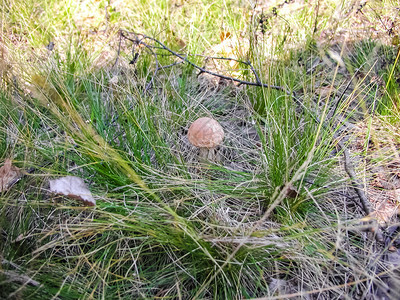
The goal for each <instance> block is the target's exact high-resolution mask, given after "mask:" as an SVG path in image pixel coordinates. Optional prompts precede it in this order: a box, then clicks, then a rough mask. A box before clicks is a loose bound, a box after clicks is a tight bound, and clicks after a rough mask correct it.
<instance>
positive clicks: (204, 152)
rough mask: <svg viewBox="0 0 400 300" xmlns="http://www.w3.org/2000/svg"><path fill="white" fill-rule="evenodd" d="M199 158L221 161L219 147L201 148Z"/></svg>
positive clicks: (204, 160) (205, 160) (203, 160)
mask: <svg viewBox="0 0 400 300" xmlns="http://www.w3.org/2000/svg"><path fill="white" fill-rule="evenodd" d="M199 149H200V151H199V159H200V161H202V162H207V161H208V162H219V161H220V156H219V155H218V153H217V149H216V148H215V147H214V148H205V147H202V148H199Z"/></svg>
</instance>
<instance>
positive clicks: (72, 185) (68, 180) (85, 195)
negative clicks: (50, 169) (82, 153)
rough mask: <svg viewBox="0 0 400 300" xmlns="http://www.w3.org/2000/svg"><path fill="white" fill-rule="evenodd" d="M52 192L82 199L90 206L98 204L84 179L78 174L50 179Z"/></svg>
mask: <svg viewBox="0 0 400 300" xmlns="http://www.w3.org/2000/svg"><path fill="white" fill-rule="evenodd" d="M50 192H52V193H54V194H58V195H65V196H67V197H69V198H72V199H77V200H80V201H82V202H83V203H84V204H86V205H88V206H95V205H96V200H95V199H94V198H93V196H92V193H91V192H90V191H89V189H88V188H87V186H86V184H85V182H84V181H83V179H82V178H79V177H76V176H66V177H61V178H58V179H55V180H50Z"/></svg>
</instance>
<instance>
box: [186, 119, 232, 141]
mask: <svg viewBox="0 0 400 300" xmlns="http://www.w3.org/2000/svg"><path fill="white" fill-rule="evenodd" d="M188 139H189V142H190V143H191V144H192V145H193V146H196V147H200V148H214V147H216V146H218V145H219V144H221V142H222V140H223V139H224V130H223V129H222V126H221V125H219V123H218V122H217V121H216V120H214V119H211V118H207V117H203V118H199V119H197V120H196V121H194V122H193V123H192V125H190V127H189V131H188Z"/></svg>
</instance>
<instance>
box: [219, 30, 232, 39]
mask: <svg viewBox="0 0 400 300" xmlns="http://www.w3.org/2000/svg"><path fill="white" fill-rule="evenodd" d="M230 36H231V33H230V32H228V31H221V33H220V34H219V38H220V39H221V42H223V41H224V40H226V39H227V38H228V37H230Z"/></svg>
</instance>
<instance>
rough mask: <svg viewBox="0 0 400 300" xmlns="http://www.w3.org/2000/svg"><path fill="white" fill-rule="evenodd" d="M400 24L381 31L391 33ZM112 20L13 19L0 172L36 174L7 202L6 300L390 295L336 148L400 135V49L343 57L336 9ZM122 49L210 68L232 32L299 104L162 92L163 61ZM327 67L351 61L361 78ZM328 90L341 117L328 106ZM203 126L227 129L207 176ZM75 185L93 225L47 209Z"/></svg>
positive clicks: (48, 15) (69, 10) (7, 20)
mask: <svg viewBox="0 0 400 300" xmlns="http://www.w3.org/2000/svg"><path fill="white" fill-rule="evenodd" d="M386 4H387V6H386V8H385V9H382V10H381V11H379V12H380V13H381V14H387V16H388V17H392V10H390V7H392V6H394V3H391V2H390V1H387V3H386ZM107 5H108V2H107V1H93V2H89V1H87V2H84V3H82V5H79V6H78V5H77V4H76V3H75V2H73V1H70V2H67V3H61V2H59V1H44V0H43V1H39V2H35V3H33V2H32V3H28V4H27V5H25V4H24V3H23V2H21V1H3V4H2V19H3V20H4V22H2V25H1V26H2V27H1V28H2V36H3V37H4V38H3V39H2V40H1V41H0V42H1V43H0V47H1V48H0V50H2V49H4V51H3V50H2V52H0V54H2V53H3V54H2V55H3V56H1V59H2V60H1V61H0V67H1V72H2V75H3V76H2V81H1V93H0V162H3V161H4V160H5V159H6V158H11V159H12V160H13V164H14V165H16V166H18V167H19V168H21V169H23V170H25V171H26V172H27V173H25V174H24V175H23V177H22V178H21V179H20V180H19V181H18V182H16V183H15V184H14V185H13V186H12V187H10V188H9V189H8V190H6V191H3V192H2V193H1V194H0V290H1V292H0V298H1V297H3V298H7V297H10V298H16V299H18V298H21V299H43V298H45V299H47V298H54V299H56V298H60V299H77V298H79V299H92V298H95V299H103V298H104V299H105V298H107V299H120V298H121V299H132V298H134V299H136V298H140V299H191V298H197V299H210V298H212V299H242V298H257V297H266V298H268V297H269V298H271V297H277V298H279V297H281V298H286V297H287V296H285V294H293V293H310V294H312V296H317V295H320V297H325V298H331V299H335V298H340V297H343V296H344V297H348V298H357V297H360V296H361V295H362V294H363V293H364V292H365V291H369V290H370V286H371V285H373V284H375V285H377V286H379V285H382V284H383V283H382V279H381V278H379V276H377V275H376V274H377V273H379V272H382V271H387V267H385V266H384V265H383V262H382V261H381V260H378V261H377V262H374V261H373V258H371V256H370V254H369V251H372V250H373V249H374V247H378V246H377V245H376V244H375V242H374V239H373V237H371V236H367V235H366V234H365V233H363V232H362V231H361V227H362V225H361V222H360V219H361V218H362V217H363V216H364V215H363V212H362V211H361V209H360V208H359V207H357V206H356V205H354V204H353V202H351V201H350V200H349V199H348V198H346V197H345V196H343V194H349V195H350V196H351V197H356V196H355V195H354V194H353V193H352V192H351V190H350V189H349V186H350V183H349V180H348V178H347V176H346V175H345V174H344V172H343V170H342V161H341V153H340V151H339V152H338V151H337V149H336V145H337V142H338V140H337V139H338V136H339V135H344V133H343V132H341V131H340V130H341V127H342V126H343V125H347V124H355V123H356V122H357V121H359V120H360V119H361V120H367V121H368V120H371V119H370V118H372V116H373V115H374V114H375V115H376V114H378V116H380V115H385V116H386V117H387V118H388V119H389V120H390V122H391V123H392V124H398V123H397V122H398V110H397V106H398V86H397V80H398V77H399V73H400V71H399V66H398V62H397V60H396V57H397V56H396V55H397V49H396V48H395V47H393V46H389V45H388V44H385V43H383V42H382V41H381V40H378V39H377V40H370V39H368V38H365V39H360V40H357V41H349V42H348V44H346V45H344V46H343V43H335V42H332V43H331V48H329V47H328V41H327V40H329V39H327V40H323V38H319V37H322V36H324V34H326V32H328V31H329V32H333V33H332V36H335V34H339V33H340V30H342V29H343V30H344V29H347V30H349V27H351V26H350V25H351V24H352V21H353V19H352V16H350V15H349V16H346V17H343V18H339V19H340V22H336V21H335V18H336V17H337V16H336V15H335V14H334V12H335V11H338V10H339V8H338V6H336V5H335V4H334V2H333V1H332V2H331V1H329V2H328V3H326V4H320V5H321V7H319V8H318V13H317V2H315V3H314V1H312V2H310V3H306V4H304V6H300V7H298V8H296V9H294V7H296V6H295V5H296V3H291V2H290V3H288V4H285V5H283V6H281V7H278V13H277V15H276V16H274V15H273V14H272V11H273V10H272V7H266V6H265V7H261V6H257V7H252V6H250V5H249V4H238V3H236V1H214V2H207V1H194V3H189V1H152V2H150V1H133V2H132V3H128V4H122V3H114V2H113V1H112V2H111V4H110V7H108V16H109V18H108V20H107V19H106V17H105V9H106V7H107ZM373 5H374V4H371V7H374V6H373ZM88 8H90V9H88ZM291 8H293V10H291ZM345 8H346V7H342V9H345ZM374 9H375V10H376V9H378V8H374ZM261 14H266V15H267V14H268V20H267V23H266V24H265V25H263V26H264V29H263V31H264V33H263V32H262V30H261V28H260V18H261V17H262V16H261ZM316 16H317V19H316ZM335 16H336V17H335ZM365 16H366V17H367V16H368V17H369V18H374V16H375V15H374V14H373V13H372V12H371V10H367V9H366V12H365ZM375 18H376V17H375ZM83 21H84V22H83ZM375 21H376V22H377V20H375ZM265 22H266V21H265ZM335 22H336V23H335ZM315 24H317V25H318V26H317V30H316V31H314V25H315ZM335 24H336V25H335ZM349 24H350V25H349ZM119 29H124V30H127V31H134V32H138V33H144V34H146V35H149V36H151V37H154V38H156V39H157V40H159V41H160V42H162V43H164V44H165V45H167V46H168V47H170V48H171V49H172V50H174V51H177V52H179V53H187V54H190V55H188V56H187V57H188V59H189V60H190V61H192V62H194V63H196V64H198V65H199V66H204V65H205V64H206V62H205V60H204V57H202V56H195V55H194V54H204V55H210V54H211V53H210V52H209V51H210V49H211V48H212V46H214V45H217V44H219V43H220V42H221V41H220V34H221V32H229V33H230V34H231V38H232V39H233V38H235V39H237V40H239V42H240V43H241V45H242V46H243V49H247V47H246V44H249V45H250V47H249V48H248V49H247V50H246V51H241V55H240V57H239V58H240V59H242V60H244V61H247V60H250V61H251V63H252V65H253V66H254V68H255V70H257V72H258V74H259V75H260V79H261V81H262V82H263V83H267V84H269V85H279V86H281V87H283V88H284V89H285V91H287V92H288V93H285V92H283V91H278V90H275V89H272V88H260V87H250V86H240V87H235V86H233V85H229V84H227V85H225V86H224V85H223V84H221V85H219V86H212V85H211V86H207V85H205V84H203V83H202V82H201V80H199V78H198V77H197V74H196V72H197V71H196V70H194V68H193V67H191V66H190V65H188V64H178V65H176V66H173V67H170V68H167V69H161V70H158V72H157V76H155V77H154V70H155V68H156V67H157V61H156V59H155V57H154V55H153V54H152V53H151V51H147V50H148V49H149V48H147V50H146V49H144V48H139V47H136V48H134V50H135V51H136V52H138V53H139V56H138V60H137V61H136V63H135V64H130V63H129V62H130V61H131V60H132V55H133V54H132V47H133V45H132V43H130V42H129V41H127V40H122V42H121V48H120V56H119V59H118V61H117V63H116V64H115V65H114V62H115V58H116V54H117V49H118V46H119V36H118V30H119ZM338 32H339V33H338ZM385 34H387V33H385ZM247 41H249V42H248V43H247ZM321 41H322V42H321ZM49 42H54V43H55V48H54V50H52V51H49V50H47V49H46V48H45V47H46V45H48V43H49ZM146 42H147V43H148V45H150V46H159V45H156V44H154V43H153V42H152V41H150V40H146ZM323 42H325V43H323ZM243 49H242V50H243ZM151 50H152V51H155V52H156V53H157V60H158V63H160V64H162V65H168V64H171V63H174V62H176V58H175V57H173V56H171V55H165V54H168V53H167V52H166V51H163V50H162V49H156V48H152V49H151ZM236 50H237V49H236ZM329 51H334V52H337V53H341V52H342V55H341V57H342V58H341V59H342V60H343V62H344V67H343V66H342V67H341V66H340V63H341V61H338V60H337V58H336V59H335V57H334V55H332V52H329ZM378 58H379V60H378V62H377V63H375V61H376V60H377V59H378ZM221 65H222V66H224V67H227V68H228V66H229V65H224V64H221ZM244 67H245V66H243V65H240V68H244ZM235 74H239V75H238V76H240V78H244V79H246V80H249V81H255V79H254V76H253V73H252V72H251V71H250V70H243V69H241V70H239V71H237V73H235ZM374 76H375V77H376V78H380V81H379V80H375V81H373V80H372V78H373V77H374ZM115 78H118V81H117V82H115V81H114V79H115ZM150 82H151V85H150V84H149V83H150ZM349 82H350V84H349V85H348V89H347V90H345V87H346V85H347V84H348V83H349ZM328 85H333V86H334V88H333V89H332V91H331V93H330V94H331V97H329V98H327V97H326V96H324V95H322V93H319V92H318V88H320V87H326V86H328ZM292 93H294V95H295V97H296V99H294V98H293V97H292V96H291V95H292ZM335 107H336V109H335ZM203 116H211V117H213V118H215V119H217V120H218V121H219V122H220V123H221V125H222V126H223V127H224V130H225V139H224V142H223V145H222V146H220V147H219V149H218V150H217V151H218V153H219V155H220V160H219V161H214V162H213V161H209V162H204V161H202V160H201V159H199V157H198V150H197V149H195V148H194V147H193V146H191V145H190V144H189V142H188V140H187V137H186V133H187V130H188V128H189V126H190V124H191V123H192V122H193V121H194V120H196V119H197V118H198V117H203ZM317 119H318V120H319V121H316V120H317ZM371 124H372V123H371ZM371 126H372V125H371ZM393 135H394V136H395V137H396V136H397V133H393ZM350 140H351V139H350ZM0 164H2V163H0ZM65 175H73V176H78V177H81V178H83V179H84V180H85V182H86V183H87V184H88V186H89V189H90V190H91V191H92V193H93V195H94V196H95V198H96V202H97V204H96V206H95V207H93V208H89V207H84V206H82V205H81V204H80V203H79V201H76V200H73V199H69V198H68V197H60V196H55V195H52V194H51V193H50V192H49V183H48V182H49V179H54V178H57V177H61V176H65ZM288 189H295V190H296V195H295V197H290V195H289V194H288V193H287V191H288ZM376 249H378V250H376V251H377V252H376V253H377V254H376V255H378V254H379V253H381V251H383V250H382V248H379V247H378V248H376ZM375 268H376V269H379V270H378V271H377V272H375ZM10 272H14V273H12V274H15V273H16V274H19V275H18V276H20V277H18V276H17V278H19V279H20V280H18V279H16V277H15V276H14V277H13V276H12V275H10V274H11V273H10ZM388 272H389V274H390V275H391V276H392V277H393V278H394V280H395V281H396V280H398V278H397V277H396V276H395V273H394V272H392V271H388ZM22 275H25V276H29V278H31V279H33V280H35V281H36V282H38V285H36V286H35V285H32V284H29V283H26V280H25V283H24V281H23V280H22V281H21V278H23V277H21V276H22ZM24 278H25V277H24ZM277 280H284V281H283V282H284V285H285V288H284V289H282V290H276V289H275V288H274V287H273V285H274V283H275V282H276V281H277ZM396 282H397V281H396ZM371 295H374V294H372V291H371Z"/></svg>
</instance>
